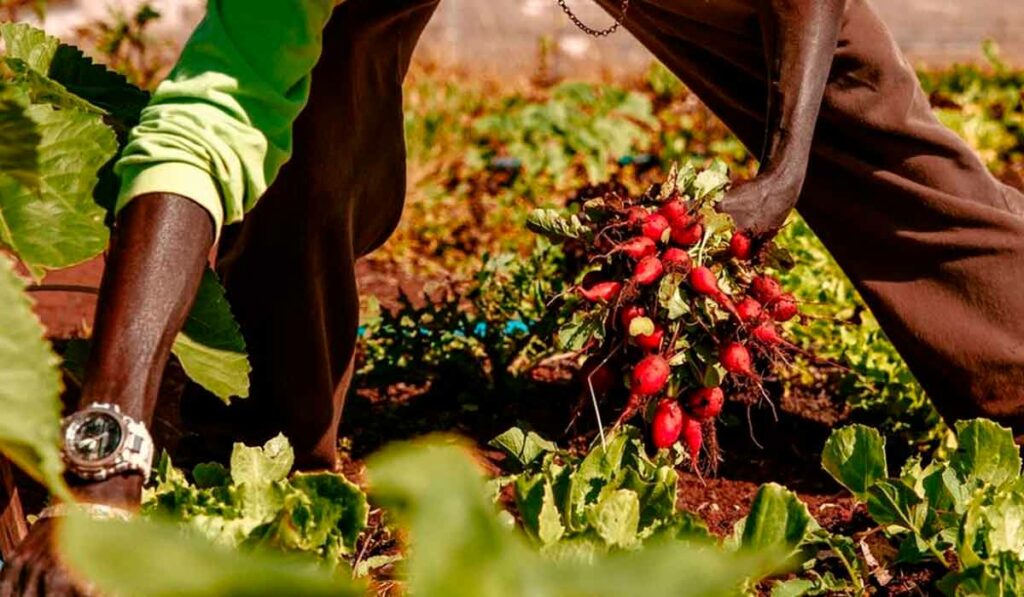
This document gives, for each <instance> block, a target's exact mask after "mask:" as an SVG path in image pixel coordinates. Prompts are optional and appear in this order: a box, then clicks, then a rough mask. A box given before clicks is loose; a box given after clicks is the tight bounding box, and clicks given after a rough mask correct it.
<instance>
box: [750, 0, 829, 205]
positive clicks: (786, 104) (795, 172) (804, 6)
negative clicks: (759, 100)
mask: <svg viewBox="0 0 1024 597" xmlns="http://www.w3.org/2000/svg"><path fill="white" fill-rule="evenodd" d="M843 8H844V1H843V0H761V2H760V15H761V25H762V31H763V35H764V42H765V53H766V58H767V61H768V71H769V78H770V80H769V102H768V105H769V110H768V121H767V133H766V139H765V147H764V155H763V156H762V165H761V172H762V174H764V175H768V176H771V177H774V178H776V179H779V180H782V181H785V184H787V185H791V186H795V187H801V186H802V185H803V181H804V177H805V176H806V170H807V162H808V160H809V158H810V153H811V144H812V142H813V139H814V130H815V125H816V123H817V120H818V115H819V113H820V111H821V103H822V98H823V96H824V94H825V88H826V85H827V84H828V76H829V71H830V70H831V68H832V59H833V56H834V55H835V50H836V45H837V43H838V38H839V31H840V25H841V21H842V17H843Z"/></svg>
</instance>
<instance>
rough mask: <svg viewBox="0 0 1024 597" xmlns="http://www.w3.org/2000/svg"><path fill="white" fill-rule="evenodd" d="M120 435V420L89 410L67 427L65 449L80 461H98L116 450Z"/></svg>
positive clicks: (119, 442)
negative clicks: (89, 411)
mask: <svg viewBox="0 0 1024 597" xmlns="http://www.w3.org/2000/svg"><path fill="white" fill-rule="evenodd" d="M122 436H123V433H122V430H121V423H120V421H118V420H117V419H116V418H114V417H113V416H111V415H109V414H106V413H100V412H91V413H88V414H86V415H85V416H84V417H82V418H81V419H79V420H78V421H76V422H75V423H74V424H73V425H71V427H69V428H68V435H67V438H66V439H67V450H68V452H69V453H70V455H71V456H73V457H74V458H75V459H77V460H80V461H82V462H98V461H100V460H103V459H105V458H108V457H110V456H111V455H113V454H114V452H116V451H117V448H118V447H119V446H120V445H121V438H122Z"/></svg>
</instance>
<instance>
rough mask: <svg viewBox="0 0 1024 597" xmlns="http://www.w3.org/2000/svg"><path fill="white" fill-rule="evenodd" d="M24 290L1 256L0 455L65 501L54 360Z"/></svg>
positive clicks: (57, 389)
mask: <svg viewBox="0 0 1024 597" xmlns="http://www.w3.org/2000/svg"><path fill="white" fill-rule="evenodd" d="M24 286H25V284H24V282H22V280H21V279H20V278H19V277H18V276H17V275H16V274H15V273H14V268H13V264H12V263H11V260H10V259H8V258H7V257H6V256H4V255H2V254H0V305H3V308H2V309H0V413H3V416H0V452H2V453H3V455H4V456H7V457H8V458H10V459H11V460H12V461H13V462H14V463H15V464H17V465H18V466H19V467H21V469H22V470H24V471H25V472H26V473H28V474H29V475H32V476H33V477H35V478H36V479H38V480H39V481H41V482H43V483H45V484H47V485H48V486H50V487H51V488H52V489H53V491H54V492H55V493H56V494H57V495H59V496H62V497H64V496H67V495H68V493H67V488H66V487H65V486H64V480H63V477H62V476H61V473H62V472H63V470H64V464H63V462H62V461H61V457H60V446H61V438H60V409H61V404H60V389H61V384H60V374H59V373H58V371H57V357H56V356H55V355H54V354H53V352H52V351H51V350H50V347H49V345H48V344H47V342H46V341H45V340H44V339H43V328H42V326H41V325H40V324H39V320H38V319H36V316H35V314H33V313H32V306H31V304H30V302H29V300H28V299H27V298H26V297H25V295H24V293H23V289H24Z"/></svg>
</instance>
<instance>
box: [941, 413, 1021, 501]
mask: <svg viewBox="0 0 1024 597" xmlns="http://www.w3.org/2000/svg"><path fill="white" fill-rule="evenodd" d="M956 437H957V449H956V452H955V453H954V454H953V457H952V458H951V459H950V465H952V467H953V468H954V469H956V471H957V472H958V473H960V474H961V475H962V476H963V477H964V478H965V479H968V480H971V479H973V480H976V481H979V482H981V483H987V484H990V485H994V486H996V487H998V486H1000V485H1002V484H1003V483H1006V482H1008V481H1012V480H1015V479H1016V478H1017V477H1018V476H1020V468H1021V457H1020V448H1018V447H1017V444H1016V443H1014V441H1013V432H1012V431H1011V430H1010V429H1008V428H1006V427H1003V426H1001V425H999V424H997V423H994V422H992V421H988V420H985V419H974V420H972V421H960V422H958V423H957V424H956Z"/></svg>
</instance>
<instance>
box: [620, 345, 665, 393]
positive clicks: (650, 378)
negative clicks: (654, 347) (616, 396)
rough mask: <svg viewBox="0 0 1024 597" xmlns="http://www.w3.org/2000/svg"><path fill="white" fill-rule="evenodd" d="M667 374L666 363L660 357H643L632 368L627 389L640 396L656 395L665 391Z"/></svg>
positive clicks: (653, 355) (654, 355)
mask: <svg viewBox="0 0 1024 597" xmlns="http://www.w3.org/2000/svg"><path fill="white" fill-rule="evenodd" d="M669 373H670V371H669V367H668V361H666V360H665V359H664V358H662V357H661V356H659V355H656V354H652V355H650V356H647V357H644V358H643V360H641V361H640V362H639V363H637V364H636V367H634V368H633V374H632V376H630V384H629V389H630V390H631V391H632V392H633V393H634V394H639V395H641V396H651V395H652V394H657V393H658V392H660V391H662V390H664V389H665V384H667V383H668V376H669Z"/></svg>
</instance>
